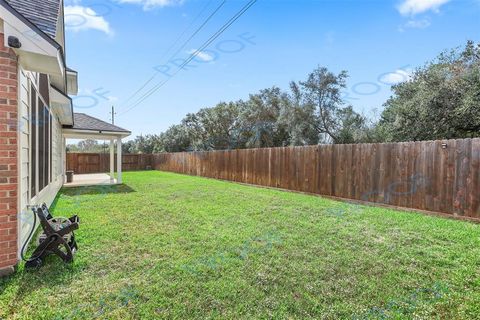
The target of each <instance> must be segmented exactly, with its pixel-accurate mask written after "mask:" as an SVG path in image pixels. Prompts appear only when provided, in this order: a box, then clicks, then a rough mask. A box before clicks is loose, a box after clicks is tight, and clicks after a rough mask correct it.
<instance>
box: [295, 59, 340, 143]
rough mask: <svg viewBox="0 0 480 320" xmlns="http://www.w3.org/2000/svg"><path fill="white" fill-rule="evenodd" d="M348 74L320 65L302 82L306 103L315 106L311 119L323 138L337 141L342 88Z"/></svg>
mask: <svg viewBox="0 0 480 320" xmlns="http://www.w3.org/2000/svg"><path fill="white" fill-rule="evenodd" d="M347 78H348V74H347V72H346V71H341V72H340V73H339V74H338V75H336V74H334V73H332V72H330V71H328V69H327V68H325V67H318V68H317V69H315V70H314V71H313V72H312V73H310V74H309V76H308V78H307V80H306V81H303V82H300V86H301V88H302V89H303V90H304V97H305V100H306V101H305V103H306V104H309V105H311V106H315V112H314V114H313V115H312V119H311V121H312V122H313V127H314V128H315V130H316V131H317V133H318V135H319V136H320V139H321V140H324V141H332V142H333V143H337V141H338V140H339V137H338V136H337V131H338V130H339V126H340V124H339V121H338V118H337V114H338V112H339V110H340V108H341V106H342V105H343V104H344V102H343V100H342V98H341V90H343V89H344V88H345V87H346V79H347Z"/></svg>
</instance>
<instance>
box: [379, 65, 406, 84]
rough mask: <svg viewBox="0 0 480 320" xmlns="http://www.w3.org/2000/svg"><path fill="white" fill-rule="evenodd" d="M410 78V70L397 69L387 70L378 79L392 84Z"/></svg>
mask: <svg viewBox="0 0 480 320" xmlns="http://www.w3.org/2000/svg"><path fill="white" fill-rule="evenodd" d="M411 78H412V71H411V70H404V69H398V70H396V71H394V72H389V73H386V74H384V75H383V76H382V77H381V78H380V81H381V82H382V83H384V84H390V85H394V84H398V83H401V82H405V81H408V80H410V79H411Z"/></svg>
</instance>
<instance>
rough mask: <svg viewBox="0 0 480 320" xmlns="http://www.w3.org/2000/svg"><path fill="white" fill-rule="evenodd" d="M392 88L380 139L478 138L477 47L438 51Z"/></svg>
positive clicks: (479, 65) (479, 48) (479, 50)
mask: <svg viewBox="0 0 480 320" xmlns="http://www.w3.org/2000/svg"><path fill="white" fill-rule="evenodd" d="M392 89H393V95H392V97H390V98H389V99H388V101H387V102H386V103H385V104H384V107H385V110H384V111H383V113H382V116H381V120H380V123H379V128H378V130H379V131H380V132H382V134H384V135H385V140H387V141H417V140H436V139H453V138H469V137H479V136H480V44H474V43H473V42H472V41H469V42H467V44H466V46H465V47H464V48H463V49H460V48H457V49H454V50H451V51H449V52H443V53H442V54H440V55H439V56H438V57H437V58H436V59H435V60H434V61H432V62H430V63H427V64H426V65H425V66H423V67H421V68H418V69H417V70H415V72H414V73H413V74H412V76H411V79H410V80H408V81H406V82H403V83H400V84H397V85H395V86H393V88H392Z"/></svg>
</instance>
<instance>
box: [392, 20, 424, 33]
mask: <svg viewBox="0 0 480 320" xmlns="http://www.w3.org/2000/svg"><path fill="white" fill-rule="evenodd" d="M430 25H431V22H430V20H428V19H422V20H408V21H407V22H406V23H405V24H403V25H401V26H400V27H399V28H398V30H399V31H400V32H404V31H405V29H425V28H428V27H429V26H430Z"/></svg>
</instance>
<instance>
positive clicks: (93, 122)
mask: <svg viewBox="0 0 480 320" xmlns="http://www.w3.org/2000/svg"><path fill="white" fill-rule="evenodd" d="M73 121H74V124H73V127H71V129H75V130H93V131H107V132H123V133H130V131H128V130H125V129H123V128H120V127H117V126H115V125H113V124H110V123H108V122H105V121H102V120H100V119H97V118H94V117H92V116H89V115H86V114H85V113H74V114H73Z"/></svg>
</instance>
